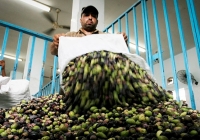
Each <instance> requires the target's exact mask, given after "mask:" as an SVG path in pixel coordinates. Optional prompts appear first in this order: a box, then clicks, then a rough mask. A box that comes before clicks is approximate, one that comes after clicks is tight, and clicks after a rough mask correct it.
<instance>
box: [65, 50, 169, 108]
mask: <svg viewBox="0 0 200 140" xmlns="http://www.w3.org/2000/svg"><path fill="white" fill-rule="evenodd" d="M62 77H63V85H62V86H63V89H64V94H65V95H66V99H65V101H66V105H67V106H69V108H68V110H74V111H75V112H79V111H80V110H81V111H87V110H88V109H89V108H90V107H91V106H93V105H95V106H98V107H100V106H106V107H107V106H108V107H109V106H114V105H120V106H128V105H129V104H132V103H143V104H146V105H150V104H152V103H158V102H159V101H165V100H166V99H167V98H169V97H170V96H172V95H171V94H169V93H168V92H166V91H165V90H164V89H162V87H161V86H159V85H158V84H157V83H156V82H154V81H153V80H152V78H151V77H150V76H149V75H148V73H147V72H146V71H145V70H143V69H142V68H140V66H139V65H137V64H136V63H134V62H133V61H131V60H130V59H128V58H127V57H126V56H125V55H123V54H116V53H112V52H107V51H99V52H92V53H88V54H85V55H82V56H80V57H77V58H76V59H74V60H72V61H71V62H70V63H69V65H68V66H67V67H66V68H65V70H64V72H63V75H62Z"/></svg>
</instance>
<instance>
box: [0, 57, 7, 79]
mask: <svg viewBox="0 0 200 140" xmlns="http://www.w3.org/2000/svg"><path fill="white" fill-rule="evenodd" d="M0 66H1V75H2V76H3V77H4V76H6V71H5V61H4V60H0Z"/></svg>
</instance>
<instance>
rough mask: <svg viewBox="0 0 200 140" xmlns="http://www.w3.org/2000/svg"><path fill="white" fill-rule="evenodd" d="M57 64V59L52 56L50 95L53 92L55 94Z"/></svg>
mask: <svg viewBox="0 0 200 140" xmlns="http://www.w3.org/2000/svg"><path fill="white" fill-rule="evenodd" d="M57 63H58V57H57V56H54V65H53V77H52V84H51V94H54V92H55V79H56V70H57Z"/></svg>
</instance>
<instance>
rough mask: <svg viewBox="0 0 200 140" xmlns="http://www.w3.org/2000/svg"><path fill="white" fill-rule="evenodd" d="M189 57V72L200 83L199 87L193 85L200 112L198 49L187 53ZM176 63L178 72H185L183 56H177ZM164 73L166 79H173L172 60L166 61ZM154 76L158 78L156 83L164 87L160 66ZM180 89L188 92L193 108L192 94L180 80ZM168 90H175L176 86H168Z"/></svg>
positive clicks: (187, 99) (155, 67) (155, 68)
mask: <svg viewBox="0 0 200 140" xmlns="http://www.w3.org/2000/svg"><path fill="white" fill-rule="evenodd" d="M187 57H188V64H189V71H190V73H191V74H192V75H193V76H194V78H195V79H196V80H197V81H198V82H199V84H198V85H195V84H193V92H194V97H195V103H196V109H198V110H200V102H199V99H200V69H199V64H198V58H197V53H196V48H192V49H190V50H188V51H187ZM175 63H176V72H178V71H179V70H185V65H184V59H183V54H182V53H181V54H178V55H176V56H175ZM164 72H165V79H166V80H167V78H169V77H173V71H172V64H171V60H170V59H167V60H165V61H164ZM154 76H155V78H156V81H157V83H158V84H159V85H162V77H161V76H160V64H159V63H158V64H155V65H154ZM178 85H179V89H180V88H184V89H185V92H186V102H187V103H188V105H189V106H190V107H191V103H190V95H189V94H190V93H189V89H188V85H186V84H183V83H181V82H180V81H179V80H178ZM166 89H167V90H174V89H175V88H174V85H169V86H168V85H167V87H166Z"/></svg>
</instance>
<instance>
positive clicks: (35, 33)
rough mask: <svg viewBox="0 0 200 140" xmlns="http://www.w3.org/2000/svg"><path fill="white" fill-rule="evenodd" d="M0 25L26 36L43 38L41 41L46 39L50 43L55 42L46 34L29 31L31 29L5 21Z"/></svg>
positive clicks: (0, 21)
mask: <svg viewBox="0 0 200 140" xmlns="http://www.w3.org/2000/svg"><path fill="white" fill-rule="evenodd" d="M0 25H2V26H4V27H8V28H10V29H13V30H16V31H19V32H23V33H25V34H28V35H31V36H35V37H37V38H41V39H44V40H48V41H50V42H52V41H53V39H52V38H51V37H49V36H46V35H44V34H40V33H37V32H35V31H32V30H29V29H26V28H22V27H20V26H17V25H14V24H11V23H8V22H5V21H2V20H0Z"/></svg>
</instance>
